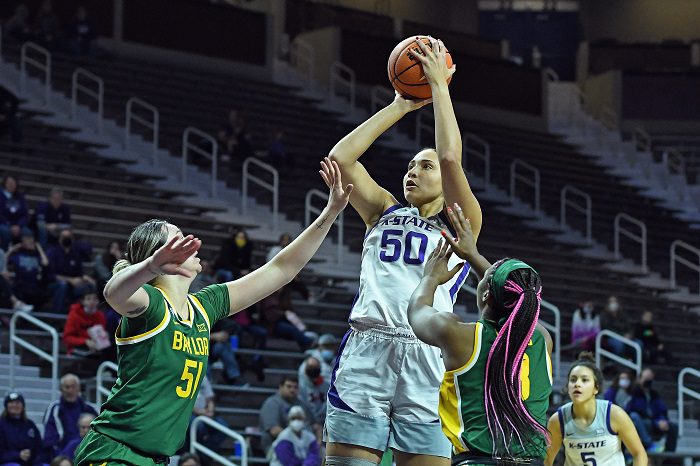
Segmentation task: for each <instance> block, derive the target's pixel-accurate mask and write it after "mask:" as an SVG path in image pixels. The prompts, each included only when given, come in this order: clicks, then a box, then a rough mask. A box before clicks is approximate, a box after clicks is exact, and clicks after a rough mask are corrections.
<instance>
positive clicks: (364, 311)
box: [350, 205, 469, 333]
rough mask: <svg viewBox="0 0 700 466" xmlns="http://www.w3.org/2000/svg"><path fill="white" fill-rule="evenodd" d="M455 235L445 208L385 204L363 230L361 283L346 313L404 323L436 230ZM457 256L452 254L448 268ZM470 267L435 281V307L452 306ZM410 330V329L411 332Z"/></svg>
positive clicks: (447, 308)
mask: <svg viewBox="0 0 700 466" xmlns="http://www.w3.org/2000/svg"><path fill="white" fill-rule="evenodd" d="M442 229H444V230H446V231H449V232H451V234H453V235H454V231H453V229H452V226H451V225H450V223H449V221H448V220H447V217H446V216H445V215H444V213H443V212H440V214H438V215H436V216H434V217H431V218H425V217H421V216H420V214H419V213H418V209H417V208H415V207H402V206H401V205H395V206H393V207H390V208H389V209H387V210H386V211H385V212H384V214H383V215H382V217H381V218H380V219H379V220H378V221H377V223H376V224H375V225H374V226H373V227H372V229H371V230H370V231H369V232H368V233H367V235H366V236H365V240H364V245H363V249H362V268H361V271H360V289H359V292H358V295H357V297H356V298H355V302H354V303H353V306H352V311H351V313H350V321H351V322H361V323H363V324H367V325H372V326H374V325H377V326H386V327H396V328H402V329H407V330H408V331H409V332H411V327H410V325H409V324H408V315H407V310H408V301H409V299H410V298H411V294H413V291H414V290H415V289H416V287H417V286H418V283H419V282H420V280H421V278H422V277H423V268H424V267H425V262H426V260H427V259H428V256H429V255H430V253H431V252H432V251H433V250H434V249H435V247H437V245H438V242H439V241H440V240H441V239H442V235H441V234H440V230H442ZM459 262H460V259H459V258H458V257H457V256H456V255H454V254H453V256H452V257H451V258H450V261H449V266H450V268H451V267H453V266H454V265H456V264H458V263H459ZM468 273H469V264H465V266H464V268H463V269H462V270H461V271H460V272H459V273H458V274H457V275H456V276H455V277H454V278H452V279H451V280H450V281H448V282H447V283H445V284H444V285H441V286H439V287H438V289H437V292H436V293H435V300H434V302H433V307H435V309H437V310H438V311H444V312H452V306H453V304H454V301H455V299H456V297H457V292H458V291H459V289H460V287H461V286H462V284H463V283H464V280H465V279H466V278H467V274H468ZM411 333H412V332H411Z"/></svg>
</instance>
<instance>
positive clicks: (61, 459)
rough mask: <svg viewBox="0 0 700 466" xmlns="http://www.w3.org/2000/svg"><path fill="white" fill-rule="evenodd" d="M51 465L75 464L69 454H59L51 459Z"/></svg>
mask: <svg viewBox="0 0 700 466" xmlns="http://www.w3.org/2000/svg"><path fill="white" fill-rule="evenodd" d="M49 466H73V462H72V461H71V460H70V458H68V457H67V456H64V455H58V456H57V457H55V458H54V459H52V460H51V463H50V464H49Z"/></svg>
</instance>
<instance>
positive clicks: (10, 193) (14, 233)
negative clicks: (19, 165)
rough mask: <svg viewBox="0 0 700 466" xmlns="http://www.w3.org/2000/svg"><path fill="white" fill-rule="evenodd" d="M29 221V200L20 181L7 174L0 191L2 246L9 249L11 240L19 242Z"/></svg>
mask: <svg viewBox="0 0 700 466" xmlns="http://www.w3.org/2000/svg"><path fill="white" fill-rule="evenodd" d="M28 221H29V211H28V210H27V201H26V200H25V199H24V194H22V193H21V192H20V190H19V183H17V179H16V178H15V177H14V176H10V175H7V176H6V177H5V179H4V180H3V182H2V193H0V247H2V248H3V249H7V247H8V246H9V244H10V242H13V243H18V242H19V240H20V236H21V233H22V228H25V227H26V226H27V222H28Z"/></svg>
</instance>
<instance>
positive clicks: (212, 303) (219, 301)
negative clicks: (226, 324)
mask: <svg viewBox="0 0 700 466" xmlns="http://www.w3.org/2000/svg"><path fill="white" fill-rule="evenodd" d="M194 296H195V297H196V298H197V299H198V300H199V301H200V302H201V303H202V305H203V306H204V311H205V312H206V313H207V316H208V317H209V322H210V324H211V325H212V326H213V325H214V324H215V323H216V322H218V321H219V320H221V319H223V318H224V317H226V316H228V314H229V312H230V310H231V301H230V299H229V293H228V287H227V286H226V285H225V284H221V285H209V286H207V287H205V288H202V289H201V290H200V291H198V292H197V293H195V294H194Z"/></svg>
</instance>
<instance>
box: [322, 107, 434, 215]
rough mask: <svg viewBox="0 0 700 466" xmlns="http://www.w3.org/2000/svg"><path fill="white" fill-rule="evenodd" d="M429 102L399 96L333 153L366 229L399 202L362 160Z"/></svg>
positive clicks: (342, 140)
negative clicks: (388, 132)
mask: <svg viewBox="0 0 700 466" xmlns="http://www.w3.org/2000/svg"><path fill="white" fill-rule="evenodd" d="M429 102H430V101H429V100H422V101H413V100H408V99H404V98H403V97H401V96H400V95H398V94H396V98H395V99H394V101H393V102H392V103H390V104H389V105H388V106H386V107H384V108H383V109H381V110H380V111H378V112H377V113H375V114H374V115H372V116H371V117H370V118H369V119H368V120H367V121H365V122H364V123H362V124H361V125H360V126H358V127H357V128H355V129H354V130H353V131H352V132H351V133H350V134H348V135H347V136H345V137H344V138H343V139H341V140H340V141H338V143H337V144H336V145H335V146H334V147H333V149H331V151H330V154H329V157H330V158H331V160H333V161H335V162H337V163H338V166H339V167H340V171H341V173H342V174H343V179H344V180H345V182H346V183H352V184H353V185H354V186H355V189H354V191H353V193H352V195H351V196H350V204H352V206H353V207H354V208H355V210H357V212H358V213H359V214H360V216H361V217H362V220H363V221H364V222H365V224H366V225H368V226H371V225H372V224H374V222H375V221H376V220H377V218H378V217H379V216H380V215H381V214H382V212H384V211H385V210H386V209H388V208H389V207H391V206H392V205H394V204H397V203H398V202H397V201H396V199H395V198H394V196H392V195H391V193H389V191H387V190H386V189H384V188H382V187H381V186H379V185H378V184H377V182H376V181H374V179H372V177H371V176H370V175H369V173H368V172H367V170H366V169H365V167H364V166H363V165H362V164H361V163H360V162H359V158H360V156H361V155H362V154H364V153H365V151H367V149H368V148H369V147H370V146H371V145H372V143H373V142H374V141H375V140H376V139H377V138H378V137H379V136H381V135H382V134H383V133H384V132H385V131H386V130H388V129H389V128H391V127H392V126H393V125H394V124H395V123H396V122H397V121H399V120H400V119H401V118H402V117H403V116H404V115H406V114H407V113H409V112H411V111H413V110H416V109H418V108H421V107H422V106H424V105H426V104H428V103H429Z"/></svg>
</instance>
